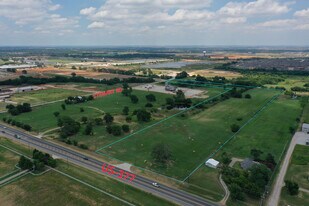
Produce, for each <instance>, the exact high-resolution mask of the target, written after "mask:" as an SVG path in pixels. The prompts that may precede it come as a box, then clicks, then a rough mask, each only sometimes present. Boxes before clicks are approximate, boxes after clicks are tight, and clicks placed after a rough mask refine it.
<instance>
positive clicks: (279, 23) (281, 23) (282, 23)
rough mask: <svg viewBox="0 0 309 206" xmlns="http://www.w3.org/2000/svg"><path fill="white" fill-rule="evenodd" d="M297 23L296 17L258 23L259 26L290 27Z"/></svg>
mask: <svg viewBox="0 0 309 206" xmlns="http://www.w3.org/2000/svg"><path fill="white" fill-rule="evenodd" d="M296 23H297V21H296V20H294V19H278V20H271V21H266V22H263V23H259V24H257V26H259V27H270V28H273V27H290V26H293V25H295V24H296Z"/></svg>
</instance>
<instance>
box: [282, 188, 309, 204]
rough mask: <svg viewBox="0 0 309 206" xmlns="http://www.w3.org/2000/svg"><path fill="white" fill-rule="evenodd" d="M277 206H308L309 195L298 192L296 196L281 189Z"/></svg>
mask: <svg viewBox="0 0 309 206" xmlns="http://www.w3.org/2000/svg"><path fill="white" fill-rule="evenodd" d="M280 198H281V199H280V202H279V206H287V205H291V206H292V205H293V206H294V205H295V206H307V205H309V194H308V193H306V192H299V194H298V195H296V196H291V195H289V194H288V192H287V191H286V189H285V188H284V189H282V192H281V197H280Z"/></svg>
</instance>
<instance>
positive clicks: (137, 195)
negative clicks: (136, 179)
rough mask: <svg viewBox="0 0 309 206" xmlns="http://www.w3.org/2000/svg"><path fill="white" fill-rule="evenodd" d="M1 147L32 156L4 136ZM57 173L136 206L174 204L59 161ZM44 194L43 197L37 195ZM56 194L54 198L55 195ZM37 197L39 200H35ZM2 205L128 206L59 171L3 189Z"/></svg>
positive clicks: (165, 205) (1, 191)
mask: <svg viewBox="0 0 309 206" xmlns="http://www.w3.org/2000/svg"><path fill="white" fill-rule="evenodd" d="M0 144H3V145H5V146H7V147H10V148H11V149H14V150H16V151H17V152H20V153H22V154H25V155H28V156H31V155H32V149H31V150H29V149H27V147H26V146H24V145H21V144H20V143H15V142H12V141H11V140H8V139H6V138H4V137H0ZM57 163H58V164H57V168H56V169H57V170H59V171H61V172H64V173H66V174H68V175H71V176H73V177H74V178H77V179H80V180H82V181H84V182H86V183H88V184H91V185H93V186H95V187H97V188H99V189H101V190H104V191H106V192H108V193H110V194H113V195H115V196H117V197H120V198H122V199H125V200H126V201H129V202H132V203H133V204H136V205H145V206H146V205H147V206H148V205H149V206H156V205H162V206H169V205H174V204H173V203H170V202H168V201H166V200H164V199H161V198H159V197H156V196H153V195H151V194H150V193H147V192H143V191H141V190H139V189H136V188H134V187H132V186H130V185H126V184H123V183H121V182H119V181H117V180H114V179H112V178H109V177H107V176H104V175H101V174H99V173H96V172H93V171H90V170H87V169H85V168H82V167H79V166H76V165H74V164H71V163H67V162H65V161H62V160H57ZM37 194H40V195H37ZM51 194H52V195H51ZM34 196H35V197H34ZM0 202H1V205H26V206H27V205H29V206H30V205H31V206H32V205H33V206H36V205H38V206H39V205H51V206H53V205H72V206H73V205H74V206H75V205H112V206H114V205H125V204H124V203H121V202H119V201H118V200H115V199H113V198H111V197H109V196H107V195H105V194H102V193H100V192H97V191H96V190H94V189H91V188H89V187H87V186H84V185H83V184H81V183H78V182H76V181H74V180H71V179H69V178H67V177H65V176H63V175H61V174H59V173H57V172H56V171H49V172H47V173H45V174H44V175H41V176H31V175H28V176H26V177H24V178H22V179H19V180H18V181H16V182H13V183H11V184H9V185H6V186H5V187H2V188H0Z"/></svg>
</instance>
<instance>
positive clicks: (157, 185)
mask: <svg viewBox="0 0 309 206" xmlns="http://www.w3.org/2000/svg"><path fill="white" fill-rule="evenodd" d="M152 185H153V186H155V187H160V185H159V184H158V183H156V182H153V183H152Z"/></svg>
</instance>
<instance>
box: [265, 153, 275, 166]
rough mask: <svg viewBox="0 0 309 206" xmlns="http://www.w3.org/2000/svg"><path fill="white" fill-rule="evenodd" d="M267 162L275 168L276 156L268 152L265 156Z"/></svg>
mask: <svg viewBox="0 0 309 206" xmlns="http://www.w3.org/2000/svg"><path fill="white" fill-rule="evenodd" d="M265 162H266V164H267V166H268V167H269V168H270V169H272V170H273V169H274V168H275V166H276V164H277V163H276V161H275V157H274V156H273V155H272V154H270V153H268V154H267V156H266V158H265Z"/></svg>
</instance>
